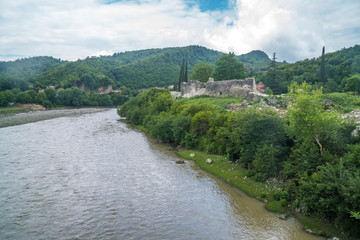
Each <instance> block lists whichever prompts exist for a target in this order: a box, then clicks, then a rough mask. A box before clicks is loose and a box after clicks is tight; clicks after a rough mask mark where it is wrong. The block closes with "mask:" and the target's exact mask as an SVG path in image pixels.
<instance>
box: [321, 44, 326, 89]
mask: <svg viewBox="0 0 360 240" xmlns="http://www.w3.org/2000/svg"><path fill="white" fill-rule="evenodd" d="M325 81H326V76H325V46H324V47H323V49H322V55H321V67H320V82H321V83H325Z"/></svg>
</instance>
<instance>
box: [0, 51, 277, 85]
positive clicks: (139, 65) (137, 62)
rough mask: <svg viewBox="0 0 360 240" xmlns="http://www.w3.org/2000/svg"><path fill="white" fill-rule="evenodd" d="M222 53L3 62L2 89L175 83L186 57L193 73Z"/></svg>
mask: <svg viewBox="0 0 360 240" xmlns="http://www.w3.org/2000/svg"><path fill="white" fill-rule="evenodd" d="M221 54H223V53H222V52H219V51H215V50H210V49H207V48H205V47H201V46H188V47H175V48H164V49H148V50H139V51H129V52H123V53H115V54H113V55H112V56H101V57H88V58H86V59H83V60H78V61H75V62H69V61H61V60H59V59H54V58H52V57H34V58H27V59H20V60H16V61H14V62H0V90H5V89H11V88H20V89H22V90H26V89H28V88H31V87H38V88H45V87H46V86H50V85H53V86H61V87H65V88H67V87H72V86H81V85H82V84H84V85H85V87H86V88H88V89H90V90H94V89H96V88H98V87H101V86H104V85H109V84H111V85H113V87H114V88H118V87H121V86H126V87H128V88H133V89H140V88H148V87H155V86H168V85H176V83H177V81H178V78H179V71H180V67H181V64H182V60H183V59H185V61H187V62H188V72H189V74H190V73H191V70H192V68H193V66H194V65H195V64H197V63H198V62H199V61H204V62H208V63H211V64H213V65H215V62H216V60H217V59H218V58H219V57H220V56H221ZM236 57H237V58H238V59H239V60H240V61H241V62H243V63H244V65H245V66H248V67H250V68H252V69H259V68H267V67H268V66H269V63H270V59H269V57H268V56H267V55H266V54H265V53H264V52H262V51H258V50H257V51H252V52H250V53H248V54H244V55H240V56H236Z"/></svg>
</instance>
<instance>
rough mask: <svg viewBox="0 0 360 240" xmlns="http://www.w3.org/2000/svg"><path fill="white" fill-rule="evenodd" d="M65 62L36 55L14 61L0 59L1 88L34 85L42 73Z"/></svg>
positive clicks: (21, 87)
mask: <svg viewBox="0 0 360 240" xmlns="http://www.w3.org/2000/svg"><path fill="white" fill-rule="evenodd" d="M63 63H64V62H63V61H61V60H60V59H55V58H53V57H34V58H25V59H18V60H16V61H12V62H1V61H0V90H1V89H3V90H5V89H12V88H20V89H22V90H25V89H28V88H30V87H32V86H33V85H34V84H35V82H36V81H38V80H39V78H40V77H41V76H42V74H43V73H44V72H45V71H46V70H48V69H50V68H53V67H56V66H60V65H61V64H63Z"/></svg>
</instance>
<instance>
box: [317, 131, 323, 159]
mask: <svg viewBox="0 0 360 240" xmlns="http://www.w3.org/2000/svg"><path fill="white" fill-rule="evenodd" d="M315 141H316V143H317V144H318V145H319V148H320V156H322V155H323V147H322V145H321V143H320V141H319V136H318V135H317V134H316V135H315Z"/></svg>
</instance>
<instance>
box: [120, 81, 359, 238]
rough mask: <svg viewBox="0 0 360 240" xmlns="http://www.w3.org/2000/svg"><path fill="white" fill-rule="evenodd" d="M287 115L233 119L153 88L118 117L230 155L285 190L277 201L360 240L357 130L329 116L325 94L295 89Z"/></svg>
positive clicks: (246, 114) (240, 114) (260, 113)
mask: <svg viewBox="0 0 360 240" xmlns="http://www.w3.org/2000/svg"><path fill="white" fill-rule="evenodd" d="M288 91H289V101H290V105H289V108H288V111H287V113H286V116H285V117H283V116H280V115H279V113H278V112H276V111H274V110H271V109H265V110H264V109H263V110H259V109H256V108H244V109H242V110H240V111H236V112H231V111H227V110H226V109H224V108H222V107H219V106H216V105H212V104H210V103H201V104H197V103H187V100H186V99H180V100H174V99H173V98H172V96H171V95H170V93H169V92H168V91H166V90H160V89H151V90H150V91H147V92H143V93H140V94H139V95H138V96H137V97H136V98H133V99H130V100H129V101H128V102H127V103H125V104H124V105H123V106H122V107H121V108H120V109H119V110H118V114H119V115H120V116H122V117H126V121H127V122H128V123H131V124H134V125H140V126H143V127H144V128H146V129H147V131H148V132H149V133H150V134H151V135H152V136H154V137H156V138H158V139H159V140H161V141H163V142H167V143H171V144H174V145H180V146H182V147H185V148H188V149H198V150H201V151H205V152H209V153H214V154H221V155H226V156H227V157H228V159H229V160H231V161H233V162H236V163H238V164H240V165H242V166H243V167H245V168H247V169H248V176H249V177H251V178H253V179H254V180H257V181H265V180H266V179H268V178H269V177H277V178H280V179H282V180H283V181H284V182H285V183H286V184H285V186H284V189H283V190H280V191H279V192H277V193H276V194H274V195H276V196H275V197H276V198H278V199H279V200H280V201H281V203H282V204H284V205H291V206H292V207H293V208H299V209H301V211H302V213H303V214H305V215H317V216H319V217H321V218H323V219H326V220H327V221H329V222H331V223H333V224H334V225H335V226H336V227H337V228H338V230H340V231H341V232H344V233H346V234H348V235H349V236H351V237H354V238H359V237H360V220H358V219H357V218H356V216H357V214H359V212H360V188H359V186H360V160H359V156H360V138H359V135H358V133H356V134H355V132H354V130H355V128H356V125H355V124H354V123H353V122H351V121H347V120H345V119H343V118H342V117H341V116H340V115H339V114H338V113H337V112H336V111H327V110H326V108H325V106H324V105H323V103H322V91H321V89H317V90H312V89H311V86H310V85H309V84H307V83H302V84H301V85H299V84H297V83H293V84H292V85H291V86H290V87H289V89H288Z"/></svg>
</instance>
